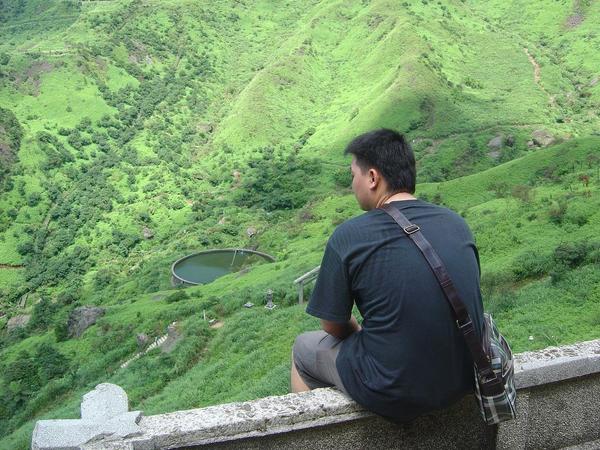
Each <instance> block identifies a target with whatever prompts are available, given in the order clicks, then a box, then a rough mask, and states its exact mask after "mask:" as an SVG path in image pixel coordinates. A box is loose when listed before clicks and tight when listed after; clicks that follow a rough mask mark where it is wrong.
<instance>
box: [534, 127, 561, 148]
mask: <svg viewBox="0 0 600 450" xmlns="http://www.w3.org/2000/svg"><path fill="white" fill-rule="evenodd" d="M531 141H532V142H533V144H534V145H537V146H538V147H547V146H548V145H550V144H554V142H555V141H556V139H555V138H554V136H552V135H551V134H550V133H549V132H548V131H547V130H535V131H534V132H533V133H532V134H531Z"/></svg>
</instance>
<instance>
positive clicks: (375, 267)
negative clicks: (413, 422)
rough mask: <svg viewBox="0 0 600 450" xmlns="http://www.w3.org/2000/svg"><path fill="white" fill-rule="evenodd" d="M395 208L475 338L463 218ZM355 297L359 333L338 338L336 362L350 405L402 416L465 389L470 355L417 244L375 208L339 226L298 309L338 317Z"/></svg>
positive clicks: (419, 205)
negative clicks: (451, 288)
mask: <svg viewBox="0 0 600 450" xmlns="http://www.w3.org/2000/svg"><path fill="white" fill-rule="evenodd" d="M393 204H394V206H397V207H398V208H399V209H400V210H401V211H402V212H403V213H404V215H405V216H406V217H407V218H408V219H409V220H410V221H412V222H413V223H415V224H417V225H419V227H421V231H422V233H423V235H424V236H425V238H427V240H428V241H429V242H430V243H431V245H432V246H433V248H434V249H435V250H436V252H437V253H438V255H439V256H440V258H441V259H442V261H443V262H444V264H445V265H446V268H447V270H448V273H449V274H450V277H451V278H452V280H453V282H454V285H455V286H456V289H457V290H458V293H459V294H460V296H461V299H462V300H463V302H464V303H465V304H466V306H467V309H468V310H469V314H470V316H471V318H472V319H473V322H474V324H475V329H476V330H477V332H479V334H480V335H481V329H482V324H483V306H482V302H481V293H480V288H479V257H478V253H477V249H476V247H475V244H474V242H473V237H472V235H471V232H470V230H469V227H468V226H467V224H466V223H465V221H464V220H463V219H462V218H461V217H460V216H459V215H458V214H456V213H454V212H453V211H450V210H449V209H447V208H443V207H440V206H436V205H432V204H430V203H427V202H424V201H422V200H404V201H397V202H393ZM354 302H356V306H357V308H358V310H359V311H360V313H361V315H362V317H363V322H362V327H363V329H362V331H360V332H357V333H354V334H352V335H351V336H349V337H348V338H347V339H346V340H344V342H343V344H342V347H341V350H340V353H339V355H338V358H337V363H336V366H337V369H338V371H339V374H340V378H341V379H342V382H343V383H344V387H345V388H346V390H347V391H348V393H349V394H350V396H351V397H352V398H353V399H354V400H356V401H357V402H358V403H360V404H362V405H363V406H364V407H366V408H367V409H369V410H371V411H374V412H376V413H378V414H380V415H383V416H387V417H389V418H391V419H393V420H396V421H405V420H410V419H412V418H414V417H416V416H418V415H420V414H423V413H426V412H428V411H431V410H434V409H438V408H443V407H446V406H448V405H449V404H451V403H452V402H454V401H456V400H458V399H459V398H461V397H462V396H464V395H465V394H466V393H467V392H469V391H471V390H472V388H473V361H472V359H471V356H470V354H469V351H468V349H467V347H466V344H465V342H464V338H463V337H462V335H461V334H460V333H459V331H458V329H457V326H456V323H455V321H454V319H453V316H452V312H451V310H450V306H449V305H448V302H447V300H446V299H445V297H444V294H443V291H442V289H441V287H440V285H439V283H438V281H437V279H436V278H435V275H434V274H433V272H432V270H431V268H430V267H429V265H428V263H427V261H426V260H425V258H424V257H423V255H422V254H421V253H420V251H419V249H418V248H417V246H416V245H415V244H414V243H413V242H412V241H411V240H410V239H409V238H408V237H407V236H406V235H405V234H404V232H403V231H402V230H401V228H400V227H399V226H398V224H397V223H396V222H395V221H394V220H393V219H392V218H391V217H390V216H389V215H388V214H386V213H385V212H384V211H381V210H379V209H374V210H371V211H369V212H367V213H365V214H362V215H360V216H358V217H355V218H353V219H350V220H348V221H346V222H344V223H343V224H341V225H340V226H338V227H337V229H336V230H335V232H334V233H333V235H332V236H331V238H330V239H329V241H328V243H327V247H326V249H325V254H324V256H323V261H322V263H321V270H320V272H319V277H318V278H317V283H316V286H315V289H314V291H313V294H312V296H311V299H310V302H309V304H308V307H307V309H306V311H307V312H308V313H309V314H311V315H313V316H316V317H319V318H322V319H325V320H329V321H333V322H345V321H348V320H349V319H350V315H351V312H352V307H353V304H354Z"/></svg>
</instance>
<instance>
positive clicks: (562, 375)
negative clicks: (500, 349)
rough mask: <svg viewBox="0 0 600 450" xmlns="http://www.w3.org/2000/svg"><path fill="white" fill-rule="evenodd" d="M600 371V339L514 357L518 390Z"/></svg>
mask: <svg viewBox="0 0 600 450" xmlns="http://www.w3.org/2000/svg"><path fill="white" fill-rule="evenodd" d="M598 372H600V339H597V340H595V341H587V342H580V343H578V344H573V345H566V346H564V347H548V348H545V349H544V350H539V351H537V352H524V353H519V354H517V355H515V382H516V385H517V389H523V388H528V387H531V386H537V385H540V384H547V383H555V382H557V381H562V380H568V379H570V378H575V377H582V376H585V375H590V374H593V373H598Z"/></svg>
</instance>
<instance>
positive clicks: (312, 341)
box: [292, 330, 347, 394]
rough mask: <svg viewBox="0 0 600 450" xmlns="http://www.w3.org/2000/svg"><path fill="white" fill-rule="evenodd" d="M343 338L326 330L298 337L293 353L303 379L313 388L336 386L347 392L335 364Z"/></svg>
mask: <svg viewBox="0 0 600 450" xmlns="http://www.w3.org/2000/svg"><path fill="white" fill-rule="evenodd" d="M342 342H343V341H342V340H341V339H338V338H336V337H335V336H332V335H330V334H328V333H326V332H325V331H322V330H320V331H309V332H308V333H303V334H301V335H300V336H298V337H297V338H296V342H294V347H293V349H292V354H293V357H294V364H295V365H296V369H298V373H299V374H300V377H302V380H304V382H305V383H306V385H307V386H308V387H309V388H311V389H316V388H322V387H330V386H335V387H336V388H338V389H339V390H340V391H342V392H344V393H346V394H347V392H346V389H345V388H344V385H343V384H342V380H341V379H340V375H339V373H338V371H337V368H336V366H335V360H336V359H337V355H338V352H339V351H340V344H341V343H342Z"/></svg>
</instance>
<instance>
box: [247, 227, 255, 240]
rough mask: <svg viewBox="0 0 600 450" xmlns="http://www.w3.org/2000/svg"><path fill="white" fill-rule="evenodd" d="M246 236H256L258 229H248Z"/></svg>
mask: <svg viewBox="0 0 600 450" xmlns="http://www.w3.org/2000/svg"><path fill="white" fill-rule="evenodd" d="M246 234H247V235H248V237H249V238H251V237H253V236H255V235H256V228H254V227H248V228H247V229H246Z"/></svg>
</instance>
